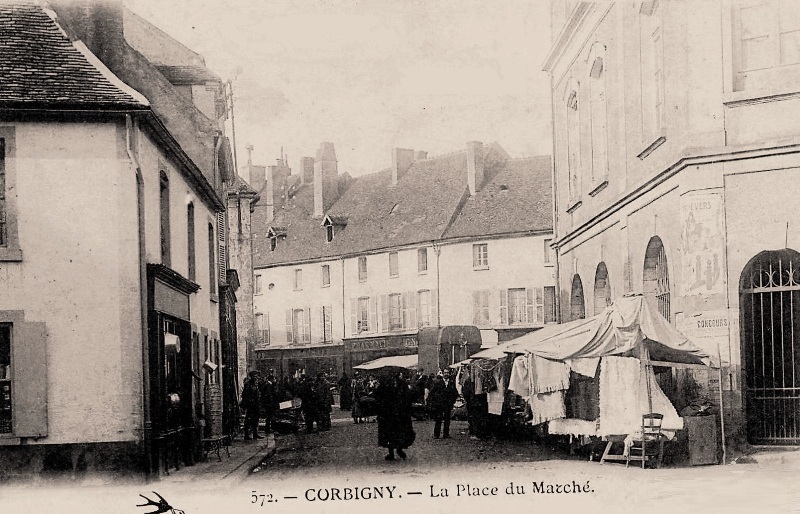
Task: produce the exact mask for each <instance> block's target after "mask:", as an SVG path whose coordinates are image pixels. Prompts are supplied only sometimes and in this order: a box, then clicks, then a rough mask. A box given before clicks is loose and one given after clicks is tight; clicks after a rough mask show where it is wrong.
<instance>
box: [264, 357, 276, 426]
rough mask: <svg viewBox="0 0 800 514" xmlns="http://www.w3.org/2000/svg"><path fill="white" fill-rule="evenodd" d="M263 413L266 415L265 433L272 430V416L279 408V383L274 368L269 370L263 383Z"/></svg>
mask: <svg viewBox="0 0 800 514" xmlns="http://www.w3.org/2000/svg"><path fill="white" fill-rule="evenodd" d="M260 389H261V413H262V414H263V416H264V433H266V434H268V433H270V432H271V431H272V417H273V416H274V415H275V411H276V410H278V385H277V381H276V379H275V372H274V370H269V373H268V374H267V378H266V379H265V380H263V381H262V383H261V388H260Z"/></svg>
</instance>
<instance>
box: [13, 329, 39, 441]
mask: <svg viewBox="0 0 800 514" xmlns="http://www.w3.org/2000/svg"><path fill="white" fill-rule="evenodd" d="M13 330H14V335H15V336H16V337H14V338H12V343H11V351H12V353H13V358H14V381H13V383H12V385H11V395H12V398H13V400H12V401H13V402H14V403H13V405H12V409H13V410H12V413H13V417H14V425H13V427H12V429H13V433H14V435H15V436H16V437H40V436H46V435H47V327H46V326H45V324H44V323H19V324H15V325H14V327H13Z"/></svg>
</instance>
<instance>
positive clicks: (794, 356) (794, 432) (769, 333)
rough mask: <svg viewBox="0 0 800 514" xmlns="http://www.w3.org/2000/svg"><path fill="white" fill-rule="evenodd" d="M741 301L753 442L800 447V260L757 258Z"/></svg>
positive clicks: (787, 255) (786, 253)
mask: <svg viewBox="0 0 800 514" xmlns="http://www.w3.org/2000/svg"><path fill="white" fill-rule="evenodd" d="M739 300H740V305H739V306H740V317H741V322H740V323H741V345H742V366H743V371H744V378H745V402H746V404H745V406H746V412H747V439H748V442H750V443H751V444H773V445H774V444H800V418H798V412H800V387H798V385H800V384H798V380H797V379H798V378H800V377H798V372H800V347H798V338H800V312H798V308H800V254H798V253H797V252H795V251H793V250H783V251H770V252H761V253H760V254H758V255H757V256H756V257H755V258H753V260H751V262H750V263H749V264H748V266H746V267H745V269H744V271H743V272H742V279H741V283H740V296H739Z"/></svg>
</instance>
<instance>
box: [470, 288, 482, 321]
mask: <svg viewBox="0 0 800 514" xmlns="http://www.w3.org/2000/svg"><path fill="white" fill-rule="evenodd" d="M472 324H473V325H482V324H483V323H481V291H473V292H472Z"/></svg>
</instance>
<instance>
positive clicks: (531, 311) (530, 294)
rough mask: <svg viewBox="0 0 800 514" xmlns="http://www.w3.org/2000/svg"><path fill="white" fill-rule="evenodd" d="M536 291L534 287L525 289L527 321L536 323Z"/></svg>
mask: <svg viewBox="0 0 800 514" xmlns="http://www.w3.org/2000/svg"><path fill="white" fill-rule="evenodd" d="M535 294H536V291H534V290H533V289H532V288H528V289H526V290H525V321H526V323H536V303H535V300H534V295H535Z"/></svg>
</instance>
